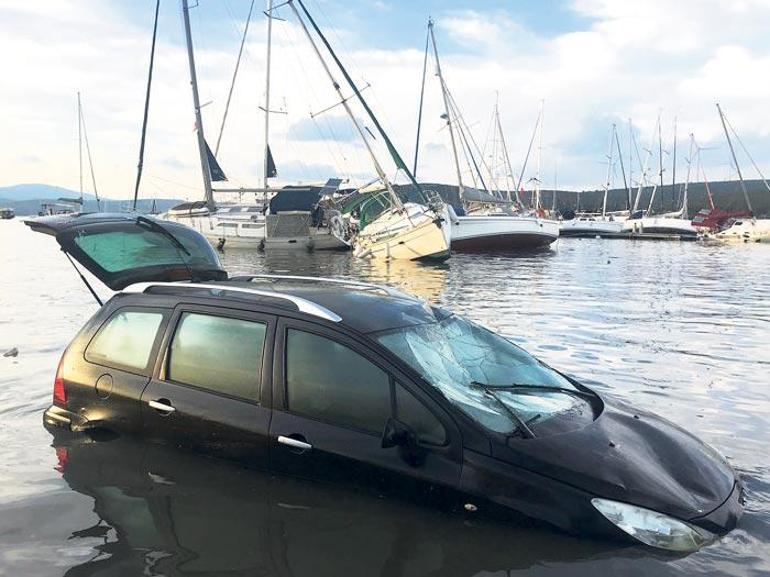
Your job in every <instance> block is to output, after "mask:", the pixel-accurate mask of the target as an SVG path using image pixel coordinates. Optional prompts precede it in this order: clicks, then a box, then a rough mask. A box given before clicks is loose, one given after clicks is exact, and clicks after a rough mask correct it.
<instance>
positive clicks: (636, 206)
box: [632, 115, 660, 212]
mask: <svg viewBox="0 0 770 577" xmlns="http://www.w3.org/2000/svg"><path fill="white" fill-rule="evenodd" d="M658 123H660V115H658ZM654 145H655V131H654V130H653V134H652V137H651V138H650V147H649V148H648V149H647V151H646V152H647V154H646V155H645V157H644V164H642V177H641V179H640V180H639V189H638V190H637V191H636V198H635V199H634V209H633V211H632V212H636V211H637V210H638V209H639V201H640V200H641V198H642V190H644V186H645V185H646V184H647V173H648V171H649V169H650V159H651V158H652V147H653V146H654ZM637 156H638V151H637ZM639 160H640V162H641V158H640V159H639ZM654 197H655V187H653V189H652V195H651V196H650V203H651V204H652V199H653V198H654Z"/></svg>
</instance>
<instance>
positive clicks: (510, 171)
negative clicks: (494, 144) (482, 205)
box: [495, 102, 521, 206]
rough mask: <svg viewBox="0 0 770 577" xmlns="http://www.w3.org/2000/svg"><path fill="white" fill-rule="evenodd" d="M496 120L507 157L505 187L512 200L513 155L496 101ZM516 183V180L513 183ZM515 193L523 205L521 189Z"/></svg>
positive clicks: (517, 200) (504, 154)
mask: <svg viewBox="0 0 770 577" xmlns="http://www.w3.org/2000/svg"><path fill="white" fill-rule="evenodd" d="M495 121H496V122H497V130H498V132H499V133H500V145H501V147H502V149H503V156H504V157H505V170H506V175H505V188H506V191H507V193H508V202H511V201H512V200H513V199H512V197H511V181H512V180H513V179H514V178H515V177H514V176H513V167H512V166H511V157H510V156H509V155H508V145H507V144H506V143H505V133H504V132H503V125H502V123H501V122H500V109H499V108H498V106H497V102H495ZM513 184H514V185H515V184H516V183H515V182H514V183H513ZM514 194H515V195H516V204H518V205H519V206H521V199H520V198H519V191H518V190H515V191H514Z"/></svg>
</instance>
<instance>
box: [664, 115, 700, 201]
mask: <svg viewBox="0 0 770 577" xmlns="http://www.w3.org/2000/svg"><path fill="white" fill-rule="evenodd" d="M691 153H692V151H691ZM691 155H692V154H691ZM671 161H672V166H671V204H672V205H673V204H674V202H675V200H676V196H677V195H676V116H674V145H673V148H672V151H671ZM660 194H661V200H662V198H663V196H662V195H663V190H662V189H661V191H660ZM672 210H673V209H672Z"/></svg>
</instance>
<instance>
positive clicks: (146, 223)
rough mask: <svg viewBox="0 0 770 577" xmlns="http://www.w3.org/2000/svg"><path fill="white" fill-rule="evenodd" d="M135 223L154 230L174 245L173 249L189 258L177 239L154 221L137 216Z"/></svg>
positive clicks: (188, 252)
mask: <svg viewBox="0 0 770 577" xmlns="http://www.w3.org/2000/svg"><path fill="white" fill-rule="evenodd" d="M136 222H137V224H139V225H143V226H146V227H147V228H149V229H151V230H154V231H155V232H159V233H160V234H162V235H163V236H165V237H166V238H167V239H168V240H170V241H171V244H173V245H174V248H176V249H177V250H181V251H182V252H183V253H185V254H186V255H187V256H190V251H189V250H187V249H186V248H185V246H184V245H183V244H182V243H181V242H179V239H178V238H177V237H175V236H174V235H173V234H171V233H170V232H169V231H167V230H166V229H165V228H164V227H162V226H161V225H159V224H158V223H157V222H155V221H154V220H150V219H149V218H146V217H144V216H137V217H136ZM182 260H184V259H182Z"/></svg>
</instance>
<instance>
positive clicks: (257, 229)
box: [165, 214, 351, 250]
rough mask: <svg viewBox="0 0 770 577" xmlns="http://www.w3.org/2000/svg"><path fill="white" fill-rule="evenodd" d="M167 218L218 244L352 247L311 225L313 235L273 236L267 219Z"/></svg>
mask: <svg viewBox="0 0 770 577" xmlns="http://www.w3.org/2000/svg"><path fill="white" fill-rule="evenodd" d="M165 219H166V220H170V221H173V222H179V223H181V224H186V225H187V226H189V227H191V228H194V229H195V230H197V231H198V232H199V233H201V234H202V235H203V236H204V237H205V238H206V240H208V241H209V242H210V243H211V244H212V245H214V246H217V247H227V248H243V249H262V248H268V247H276V248H284V249H293V248H296V249H303V250H350V248H351V247H350V244H348V243H346V242H345V241H344V240H341V239H339V238H337V237H336V236H334V235H333V234H332V233H331V231H329V229H328V227H315V228H310V230H309V234H307V235H305V234H303V235H298V236H280V237H270V236H267V235H266V221H265V219H264V216H262V215H260V216H259V217H257V218H256V219H251V220H247V219H226V220H225V219H218V218H217V217H216V215H214V216H211V215H208V214H201V215H195V214H181V215H174V214H168V215H166V216H165Z"/></svg>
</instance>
